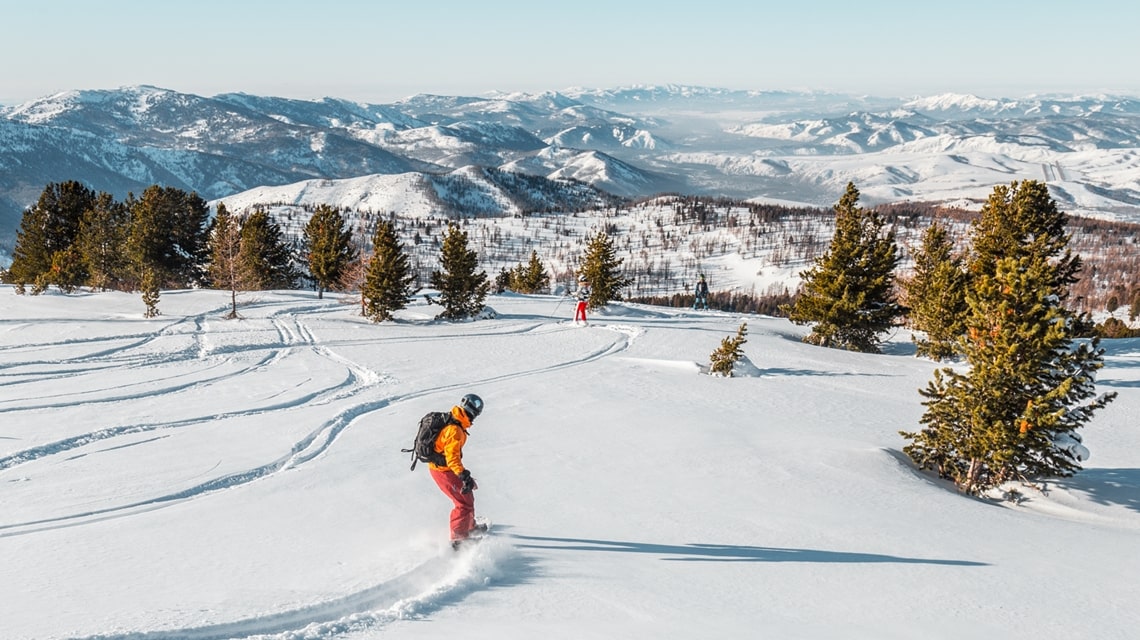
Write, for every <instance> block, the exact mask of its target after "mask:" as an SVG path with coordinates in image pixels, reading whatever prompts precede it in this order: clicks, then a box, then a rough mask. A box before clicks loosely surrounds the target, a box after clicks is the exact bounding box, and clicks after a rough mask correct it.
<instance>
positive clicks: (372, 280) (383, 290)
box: [360, 221, 419, 322]
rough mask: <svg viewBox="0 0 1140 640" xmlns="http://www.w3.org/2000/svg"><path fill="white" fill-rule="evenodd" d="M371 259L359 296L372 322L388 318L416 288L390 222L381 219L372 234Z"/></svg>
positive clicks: (406, 303)
mask: <svg viewBox="0 0 1140 640" xmlns="http://www.w3.org/2000/svg"><path fill="white" fill-rule="evenodd" d="M372 248H373V253H372V259H371V260H370V261H369V262H368V271H367V274H366V275H365V278H364V286H363V288H362V289H361V292H360V295H361V297H362V298H363V300H364V315H365V317H367V318H371V319H372V321H373V322H382V321H384V320H391V319H392V312H394V311H399V310H400V309H404V308H406V307H407V306H408V303H409V302H411V300H412V296H414V295H415V293H416V291H418V290H419V289H418V288H414V287H413V286H412V283H413V282H415V279H416V276H415V274H414V273H413V272H412V268H411V265H410V263H409V262H408V255H407V254H406V253H405V252H404V247H403V245H401V244H400V239H399V237H398V236H397V235H396V230H395V228H394V227H393V226H392V224H391V223H389V222H386V221H381V222H380V223H379V224H377V225H376V232H375V233H374V234H373V236H372Z"/></svg>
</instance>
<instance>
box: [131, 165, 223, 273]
mask: <svg viewBox="0 0 1140 640" xmlns="http://www.w3.org/2000/svg"><path fill="white" fill-rule="evenodd" d="M127 207H128V209H129V210H130V214H131V223H130V232H129V234H128V237H127V255H128V256H129V257H130V259H131V262H132V264H133V265H134V267H135V270H136V273H137V274H138V275H139V276H140V278H141V276H142V275H143V274H144V272H145V271H146V270H147V269H149V270H151V271H152V272H153V276H152V277H153V278H154V279H155V281H156V282H157V284H158V287H159V288H162V287H178V288H181V287H188V286H191V285H194V284H198V283H200V282H201V281H202V279H203V277H204V272H205V264H206V258H207V254H208V252H209V248H208V235H207V234H208V230H209V229H208V226H207V222H208V220H209V215H210V209H209V206H208V205H207V204H206V202H205V201H204V200H202V198H200V197H198V195H197V194H194V193H186V192H185V191H182V190H180V189H175V188H173V187H159V186H157V185H154V186H150V187H147V188H146V190H144V191H143V193H142V195H141V196H140V197H139V198H138V199H137V200H135V199H128V203H127Z"/></svg>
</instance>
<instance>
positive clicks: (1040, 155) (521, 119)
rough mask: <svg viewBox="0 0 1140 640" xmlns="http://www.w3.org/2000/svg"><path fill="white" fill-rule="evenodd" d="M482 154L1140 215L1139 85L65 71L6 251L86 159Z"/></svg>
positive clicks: (228, 191)
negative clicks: (69, 78) (110, 84)
mask: <svg viewBox="0 0 1140 640" xmlns="http://www.w3.org/2000/svg"><path fill="white" fill-rule="evenodd" d="M472 166H478V167H484V168H492V169H504V170H508V171H516V172H522V173H525V174H528V175H531V176H537V177H540V178H547V179H552V180H555V181H559V180H564V179H574V180H578V181H581V182H585V183H587V184H590V185H593V186H596V187H598V188H600V189H604V190H606V191H609V192H611V193H613V194H617V195H621V196H646V195H652V194H656V193H661V192H679V193H688V194H698V195H718V196H728V197H733V198H767V199H779V200H783V201H791V202H800V203H804V204H809V205H817V206H828V205H831V204H834V202H835V200H836V199H837V197H838V196H839V194H840V193H841V192H842V190H843V188H844V186H845V185H846V183H847V182H848V181H853V182H855V183H856V185H857V186H858V187H859V188H860V190H861V192H862V193H863V195H864V198H865V200H866V202H867V203H868V204H877V203H881V202H892V201H899V200H916V201H917V200H922V201H948V202H952V203H956V204H959V205H964V206H968V207H969V206H973V207H976V206H978V204H979V203H980V202H981V201H982V200H984V198H985V197H986V196H987V195H988V194H989V193H990V192H991V191H992V188H993V186H994V185H996V184H1004V183H1008V182H1011V181H1013V180H1019V179H1026V178H1033V179H1043V180H1045V181H1047V182H1048V183H1049V184H1050V187H1051V189H1052V192H1053V195H1054V197H1055V198H1056V199H1057V200H1058V202H1059V203H1060V205H1061V206H1062V207H1063V208H1064V209H1065V210H1066V211H1068V212H1070V213H1074V214H1081V215H1094V216H1104V217H1114V218H1118V219H1133V220H1136V219H1140V100H1138V99H1136V98H1130V97H1123V96H1077V97H1064V96H1031V97H1025V98H1018V99H1005V98H1001V99H990V98H980V97H976V96H963V95H954V94H948V95H939V96H930V97H917V98H906V99H903V98H876V97H867V96H852V95H844V94H835V93H826V92H787V91H734V90H728V89H717V88H705V87H686V86H675V85H666V86H641V87H628V88H621V89H605V90H585V89H573V90H567V91H563V92H544V93H538V94H508V93H500V94H493V95H488V96H479V97H472V96H438V95H417V96H413V97H410V98H407V99H405V100H401V101H397V102H394V103H391V104H383V105H374V104H362V103H356V102H351V101H346V100H337V99H333V98H325V99H323V100H315V101H306V100H293V99H285V98H274V97H263V96H251V95H247V94H240V93H238V94H222V95H218V96H214V97H209V98H207V97H202V96H196V95H190V94H183V93H178V92H175V91H170V90H166V89H160V88H155V87H149V86H135V87H125V88H120V89H115V90H94V91H68V92H64V93H60V94H56V95H53V96H48V97H45V98H42V99H39V100H34V101H31V102H28V103H25V104H21V105H16V106H10V107H3V108H0V252H4V251H5V250H10V248H11V246H12V243H13V241H14V235H15V229H16V228H17V226H18V222H19V217H20V214H21V212H22V210H23V209H24V208H25V207H26V206H28V205H29V204H31V203H32V202H34V201H35V199H36V197H37V196H38V195H39V193H40V192H41V191H42V190H43V187H44V186H45V185H46V184H48V183H50V182H57V181H62V180H71V179H77V180H81V181H83V182H85V183H87V184H88V185H90V186H91V187H92V188H94V189H96V190H99V191H108V192H111V193H113V194H115V195H117V196H119V197H125V195H126V194H127V193H128V192H131V191H134V192H138V191H141V190H142V189H143V188H145V187H146V186H149V185H151V184H156V183H158V184H163V185H167V186H174V187H178V188H182V189H186V190H192V191H196V192H198V193H200V194H202V195H203V196H205V197H207V198H209V199H217V198H222V197H226V196H231V195H234V194H237V193H241V192H244V191H247V190H250V189H254V188H258V187H265V186H282V185H289V184H294V183H304V182H307V181H311V180H322V179H346V178H361V177H364V176H371V175H382V176H395V175H403V174H409V173H416V174H421V175H423V176H434V177H438V176H445V175H448V174H450V173H452V172H454V171H456V170H462V169H465V168H467V167H472ZM434 177H433V178H431V179H425V180H423V181H421V184H423V185H425V188H426V185H428V184H429V183H431V182H432V180H434V179H435V178H434ZM552 188H553V187H552Z"/></svg>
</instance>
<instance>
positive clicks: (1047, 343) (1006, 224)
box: [902, 181, 1116, 494]
mask: <svg viewBox="0 0 1140 640" xmlns="http://www.w3.org/2000/svg"><path fill="white" fill-rule="evenodd" d="M1025 192H1032V193H1025ZM1042 192H1044V185H1042V184H1041V183H1036V182H1032V181H1029V182H1024V183H1021V184H1020V185H1016V184H1015V185H1013V186H1012V187H1011V189H1006V188H1004V187H998V188H996V189H995V190H994V195H993V196H992V197H991V198H990V200H989V202H988V203H987V205H986V206H985V207H984V208H983V212H982V216H981V218H979V221H978V224H977V225H976V226H975V228H974V232H973V233H974V235H973V237H972V240H973V249H974V253H973V260H972V261H971V263H970V264H971V276H972V277H971V280H970V284H969V287H968V290H967V293H966V303H967V305H968V312H967V314H966V318H965V329H966V331H965V337H964V338H963V339H962V340H961V343H960V344H961V348H962V351H963V353H964V355H965V359H966V361H967V363H968V364H969V365H970V366H969V370H968V371H967V372H964V373H963V372H959V371H956V370H954V369H950V368H945V369H941V370H939V371H936V372H935V376H934V379H933V380H932V381H931V382H930V383H929V385H928V386H927V388H926V389H925V390H923V391H921V393H922V395H923V396H924V397H925V398H926V400H925V401H924V402H923V404H924V405H925V406H926V407H927V410H926V413H925V414H924V415H923V417H922V420H921V422H922V424H924V425H925V428H924V429H923V430H922V431H920V432H917V433H907V432H902V435H903V436H904V437H906V438H907V439H909V440H911V441H912V443H911V444H910V445H908V446H906V447H905V448H904V451H905V452H906V453H907V455H909V456H910V457H911V458H912V459H913V460H914V461H915V462H916V463H917V464H918V465H919V466H920V467H922V468H928V469H934V470H936V471H937V472H938V473H939V475H941V476H942V477H945V478H949V479H951V480H953V481H954V483H955V484H956V485H957V486H958V487H959V488H960V489H961V490H962V491H965V492H967V493H971V494H980V493H982V492H984V491H986V490H988V489H990V488H993V487H996V486H998V485H1000V484H1002V483H1003V482H1006V481H1010V480H1021V479H1036V478H1041V477H1048V476H1068V475H1072V473H1073V472H1074V471H1076V470H1079V469H1080V459H1081V456H1082V452H1081V449H1082V448H1081V447H1080V446H1079V444H1080V436H1079V435H1078V434H1077V433H1076V430H1077V429H1078V428H1079V427H1080V426H1081V425H1082V424H1083V423H1085V422H1087V421H1088V420H1090V419H1091V417H1092V414H1093V412H1094V411H1096V410H1097V409H1100V408H1103V407H1104V406H1105V405H1107V404H1108V403H1109V402H1110V401H1111V400H1112V399H1113V398H1114V397H1115V396H1116V394H1115V393H1106V394H1102V395H1100V396H1097V395H1096V389H1095V373H1096V370H1097V369H1099V368H1101V367H1102V366H1103V354H1104V350H1103V349H1101V348H1100V346H1099V339H1098V338H1093V339H1092V340H1089V341H1086V342H1081V343H1079V344H1075V346H1074V335H1075V334H1074V332H1075V329H1076V327H1079V326H1080V325H1081V323H1080V322H1079V321H1078V320H1079V318H1077V317H1076V316H1075V315H1074V314H1073V313H1072V312H1070V311H1068V310H1066V309H1065V307H1064V306H1063V301H1064V299H1065V298H1066V297H1067V283H1070V282H1072V281H1073V280H1074V279H1075V276H1076V271H1075V270H1074V265H1077V266H1079V262H1078V261H1075V260H1074V259H1073V258H1072V255H1071V253H1070V251H1069V250H1068V247H1067V242H1068V238H1067V236H1066V235H1065V232H1064V224H1063V220H1062V224H1060V225H1057V224H1055V222H1056V221H1057V217H1058V214H1057V213H1056V204H1055V203H1054V202H1052V200H1051V199H1048V198H1047V197H1046V198H1045V199H1042V198H1041V197H1040V195H1041V193H1042ZM1046 193H1047V192H1046ZM1034 208H1037V209H1039V210H1033V209H1034ZM1060 216H1061V217H1062V218H1063V214H1060ZM997 247H1004V249H997ZM1003 253H1004V255H1003Z"/></svg>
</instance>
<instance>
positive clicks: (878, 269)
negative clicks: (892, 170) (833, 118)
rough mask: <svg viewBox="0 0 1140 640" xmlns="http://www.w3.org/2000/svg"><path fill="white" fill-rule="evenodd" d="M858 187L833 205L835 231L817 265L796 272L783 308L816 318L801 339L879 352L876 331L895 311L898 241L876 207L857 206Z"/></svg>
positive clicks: (799, 318) (796, 317)
mask: <svg viewBox="0 0 1140 640" xmlns="http://www.w3.org/2000/svg"><path fill="white" fill-rule="evenodd" d="M858 202H859V190H858V189H856V188H855V185H854V184H851V183H847V191H846V192H845V193H844V194H843V197H842V198H840V200H839V203H838V204H837V205H835V235H834V236H833V237H832V239H831V244H830V245H829V247H828V249H827V251H826V252H825V253H824V255H822V256H820V257H819V258H817V259H816V260H815V266H813V267H812V268H811V269H809V270H808V271H805V272H803V273H801V274H800V276H801V277H802V278H803V285H802V289H801V291H800V294H799V297H798V298H797V299H796V301H795V302H794V303H793V304H792V305H791V306H790V307H787V308H785V311H787V312H788V318H789V319H790V320H791V321H792V322H794V323H796V324H808V323H814V326H813V327H812V331H811V333H810V334H808V335H807V336H805V337H804V341H805V342H808V343H811V344H817V345H820V346H824V347H833V348H839V349H848V350H851V351H863V352H872V353H877V352H878V351H879V343H880V338H879V335H880V334H882V333H884V332H886V331H887V330H889V329H890V328H891V327H892V326H893V324H894V319H895V317H897V316H898V315H899V311H900V310H899V305H898V303H897V302H896V301H895V298H894V269H895V266H896V265H897V264H898V260H899V258H898V247H897V246H896V244H895V234H894V231H893V230H885V229H886V223H885V221H884V220H883V218H882V217H881V216H880V215H878V214H877V213H875V212H874V211H871V210H868V209H864V208H862V207H860V206H858Z"/></svg>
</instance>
